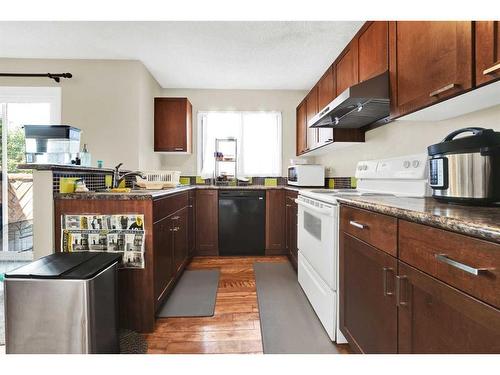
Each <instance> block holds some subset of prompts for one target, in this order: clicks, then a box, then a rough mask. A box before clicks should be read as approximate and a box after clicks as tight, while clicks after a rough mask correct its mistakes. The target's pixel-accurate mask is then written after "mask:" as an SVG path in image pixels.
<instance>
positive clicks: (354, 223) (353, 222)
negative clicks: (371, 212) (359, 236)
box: [349, 220, 368, 229]
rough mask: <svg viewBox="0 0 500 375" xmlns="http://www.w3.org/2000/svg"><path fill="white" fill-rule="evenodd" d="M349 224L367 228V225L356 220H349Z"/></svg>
mask: <svg viewBox="0 0 500 375" xmlns="http://www.w3.org/2000/svg"><path fill="white" fill-rule="evenodd" d="M349 224H350V225H352V226H353V227H356V228H359V229H368V225H365V224H361V223H358V222H357V221H354V220H350V221H349Z"/></svg>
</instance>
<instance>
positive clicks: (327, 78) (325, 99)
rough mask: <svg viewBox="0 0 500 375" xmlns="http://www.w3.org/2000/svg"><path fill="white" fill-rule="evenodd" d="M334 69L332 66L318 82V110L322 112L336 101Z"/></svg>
mask: <svg viewBox="0 0 500 375" xmlns="http://www.w3.org/2000/svg"><path fill="white" fill-rule="evenodd" d="M333 77H334V74H333V67H332V66H330V67H329V68H328V70H327V71H326V72H325V74H324V75H323V77H321V79H320V80H319V82H318V110H319V111H321V110H322V109H323V108H325V107H326V106H327V105H328V104H329V103H330V102H331V101H332V100H333V99H335V82H334V78H333Z"/></svg>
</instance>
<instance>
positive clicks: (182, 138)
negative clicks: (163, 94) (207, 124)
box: [154, 98, 192, 153]
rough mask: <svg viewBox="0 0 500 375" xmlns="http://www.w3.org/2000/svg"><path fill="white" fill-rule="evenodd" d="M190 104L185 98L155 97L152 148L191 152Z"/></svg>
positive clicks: (165, 150)
mask: <svg viewBox="0 0 500 375" xmlns="http://www.w3.org/2000/svg"><path fill="white" fill-rule="evenodd" d="M191 147H192V106H191V103H190V102H189V100H188V99H187V98H155V100H154V150H155V151H163V152H182V153H191Z"/></svg>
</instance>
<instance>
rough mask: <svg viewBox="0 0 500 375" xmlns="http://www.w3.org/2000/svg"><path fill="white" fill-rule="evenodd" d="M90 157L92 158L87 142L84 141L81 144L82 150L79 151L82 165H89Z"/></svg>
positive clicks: (90, 162)
mask: <svg viewBox="0 0 500 375" xmlns="http://www.w3.org/2000/svg"><path fill="white" fill-rule="evenodd" d="M91 159H92V157H91V155H90V152H89V151H88V149H87V144H86V143H84V144H83V150H82V152H80V160H81V164H82V165H83V166H84V167H90V166H91V165H92V160H91Z"/></svg>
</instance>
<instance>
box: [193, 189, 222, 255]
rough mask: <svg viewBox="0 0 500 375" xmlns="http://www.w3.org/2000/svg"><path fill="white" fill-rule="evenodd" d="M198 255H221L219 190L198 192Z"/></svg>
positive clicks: (201, 190)
mask: <svg viewBox="0 0 500 375" xmlns="http://www.w3.org/2000/svg"><path fill="white" fill-rule="evenodd" d="M196 254H197V255H211V256H216V255H219V199H218V192H217V190H213V189H200V190H197V191H196Z"/></svg>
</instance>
